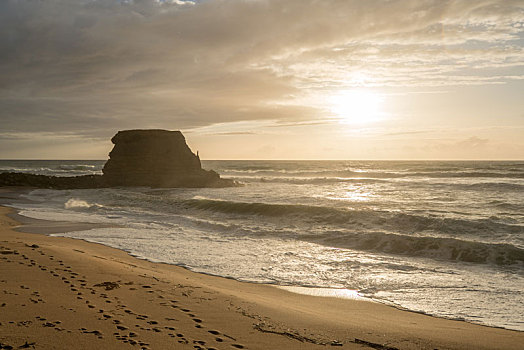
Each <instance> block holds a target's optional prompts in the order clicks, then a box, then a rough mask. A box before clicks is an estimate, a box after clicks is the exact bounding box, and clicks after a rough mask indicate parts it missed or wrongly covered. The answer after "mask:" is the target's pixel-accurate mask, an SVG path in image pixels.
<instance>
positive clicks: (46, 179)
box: [0, 130, 236, 189]
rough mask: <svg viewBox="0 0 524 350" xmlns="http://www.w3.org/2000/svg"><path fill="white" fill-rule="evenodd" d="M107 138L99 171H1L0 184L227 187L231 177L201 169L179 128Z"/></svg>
mask: <svg viewBox="0 0 524 350" xmlns="http://www.w3.org/2000/svg"><path fill="white" fill-rule="evenodd" d="M111 141H112V142H113V143H114V145H115V146H114V147H113V150H112V151H111V152H110V153H109V160H108V161H107V162H106V164H105V165H104V169H103V173H104V174H103V175H85V176H73V177H58V176H46V175H35V174H25V173H1V174H0V186H31V187H39V188H56V189H73V188H102V187H115V186H148V187H230V186H235V185H236V183H235V182H234V181H233V180H229V179H221V178H220V175H218V174H217V173H216V172H215V171H213V170H204V169H202V166H201V164H200V158H199V157H198V155H195V154H194V153H193V152H192V151H191V149H190V148H189V147H188V145H187V144H186V140H185V138H184V135H182V133H181V132H180V131H167V130H125V131H119V132H118V133H117V134H116V135H115V136H114V137H113V138H112V139H111Z"/></svg>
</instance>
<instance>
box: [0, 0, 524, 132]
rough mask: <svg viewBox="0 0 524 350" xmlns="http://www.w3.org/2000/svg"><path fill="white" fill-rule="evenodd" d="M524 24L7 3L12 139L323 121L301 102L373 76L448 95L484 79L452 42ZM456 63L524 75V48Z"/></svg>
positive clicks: (373, 3)
mask: <svg viewBox="0 0 524 350" xmlns="http://www.w3.org/2000/svg"><path fill="white" fill-rule="evenodd" d="M522 15H523V9H522V4H521V2H519V1H482V2H475V1H451V0H450V1H441V0H433V1H429V0H428V1H379V0H369V1H347V0H334V1H313V0H260V1H257V0H250V1H248V0H242V1H236V0H234V1H233V0H208V1H202V2H196V3H193V2H184V1H153V0H141V1H138V0H135V1H117V0H104V1H102V0H47V1H29V0H5V1H1V2H0V76H1V77H2V78H1V79H0V106H1V108H0V119H1V121H2V132H4V133H23V132H24V133H25V132H57V133H75V134H79V135H83V136H86V137H95V138H96V137H106V136H108V135H110V134H112V133H114V131H115V130H118V129H124V128H134V127H162V128H171V129H172V128H177V129H195V128H198V127H204V126H208V125H211V124H215V123H228V122H238V121H250V120H252V121H254V120H275V121H277V124H283V123H294V122H305V121H307V120H318V118H319V117H320V114H319V113H320V111H319V110H318V109H316V108H315V107H314V106H300V105H298V104H297V103H295V104H294V103H293V99H294V98H295V97H296V96H298V95H300V94H301V93H303V92H304V91H305V90H308V89H310V90H311V89H312V90H315V89H320V90H321V89H328V88H331V87H333V86H341V85H343V84H348V83H351V81H352V80H351V79H352V78H351V76H350V75H349V76H348V74H350V73H351V72H354V71H356V70H359V71H360V72H366V71H367V70H370V69H372V68H374V69H375V73H374V75H375V79H377V81H378V83H380V84H384V85H388V84H389V85H395V84H408V85H409V84H412V85H416V83H417V82H416V81H415V78H413V75H412V74H416V75H417V76H418V77H423V80H424V82H425V83H427V82H430V83H431V82H432V83H433V84H435V85H441V84H442V85H446V84H448V83H449V81H451V80H452V81H453V82H454V83H456V82H457V81H462V82H463V83H464V84H466V83H468V81H473V80H475V79H477V78H478V77H476V76H475V75H472V76H470V77H463V78H461V79H458V77H457V74H454V72H453V68H452V69H451V73H449V68H450V66H451V67H453V65H454V64H457V65H459V64H458V63H456V62H457V61H458V60H459V59H458V58H452V59H451V60H452V62H454V63H452V64H450V63H449V62H448V61H449V60H450V57H451V56H449V52H448V55H443V54H442V52H441V51H439V50H440V49H439V47H438V45H441V44H442V40H443V39H442V38H443V35H445V36H446V42H447V43H451V42H453V43H455V44H457V45H459V44H461V43H465V42H468V41H469V40H473V39H475V40H480V41H483V42H486V43H488V42H489V43H497V42H498V41H501V40H502V44H501V45H504V43H505V42H506V41H508V40H509V41H511V40H513V39H515V37H518V34H519V33H521V32H522V25H520V27H518V26H516V23H517V24H518V23H522ZM466 19H467V20H466ZM466 22H468V23H470V24H471V26H472V27H470V26H467V25H465V24H464V23H466ZM488 25H489V27H488ZM483 26H484V27H483ZM482 28H484V29H482ZM486 28H487V29H486ZM481 29H482V30H481ZM408 45H409V46H408ZM428 45H429V46H428ZM435 45H437V46H435ZM453 50H455V55H456V57H460V60H462V61H461V63H460V65H459V66H460V69H463V64H466V66H467V65H468V64H470V63H471V64H485V65H487V66H489V65H490V64H495V63H497V64H502V65H504V64H506V63H508V62H509V63H511V59H509V60H508V56H511V57H513V61H512V62H513V64H514V62H519V59H520V62H521V61H522V48H521V47H518V46H507V45H506V46H505V49H504V50H505V51H502V52H501V51H500V50H501V47H500V46H497V45H495V44H491V45H488V46H486V47H483V48H481V49H478V50H476V51H468V50H465V49H464V48H462V47H457V48H455V49H453ZM453 50H452V51H453ZM479 57H482V59H481V60H480V61H479ZM464 60H466V61H468V62H469V63H468V62H466V63H464ZM428 61H429V62H430V63H431V64H432V65H434V66H433V68H428ZM435 67H436V68H435ZM505 78H507V79H511V77H508V76H507V75H506V76H505ZM419 79H420V78H419ZM485 79H490V77H485ZM495 80H496V79H495ZM499 80H500V79H499ZM484 81H486V80H484ZM497 81H498V80H497Z"/></svg>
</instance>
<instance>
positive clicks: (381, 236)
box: [314, 232, 524, 266]
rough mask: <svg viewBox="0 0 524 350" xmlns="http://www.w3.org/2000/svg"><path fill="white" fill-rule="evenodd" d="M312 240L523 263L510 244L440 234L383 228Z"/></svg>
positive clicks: (480, 261) (451, 257) (444, 257)
mask: <svg viewBox="0 0 524 350" xmlns="http://www.w3.org/2000/svg"><path fill="white" fill-rule="evenodd" d="M314 241H318V243H322V244H325V245H329V246H334V247H338V248H350V249H356V250H363V251H369V252H379V253H386V254H395V255H406V256H412V257H424V258H433V259H440V260H448V261H456V262H468V263H476V264H493V265H499V266H500V265H516V264H517V265H522V264H524V249H520V248H518V247H515V246H513V245H511V244H503V243H486V242H473V241H466V240H460V239H455V238H447V237H445V238H443V237H427V236H426V237H419V236H407V235H401V234H390V233H383V232H371V233H360V234H359V233H351V234H344V233H340V232H331V233H329V234H326V235H324V236H323V237H318V238H315V239H314Z"/></svg>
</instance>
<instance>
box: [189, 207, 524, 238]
mask: <svg viewBox="0 0 524 350" xmlns="http://www.w3.org/2000/svg"><path fill="white" fill-rule="evenodd" d="M183 205H184V206H186V207H188V208H193V209H200V210H210V211H216V212H221V213H226V214H241V215H259V216H279V217H280V216H299V219H300V220H313V221H317V222H322V223H328V224H338V225H344V224H346V225H353V226H355V227H365V228H381V229H388V230H391V231H394V232H399V231H400V232H421V231H432V232H438V233H446V234H453V235H456V234H461V233H462V234H464V233H471V234H479V233H485V234H489V233H494V232H505V233H511V234H522V233H524V226H519V225H510V224H504V223H500V222H495V221H493V220H491V219H476V220H464V219H452V218H443V217H435V216H424V215H415V214H406V213H400V212H391V211H379V210H371V209H364V210H346V209H339V208H332V207H324V206H312V205H303V204H270V203H257V202H252V203H250V202H233V201H224V200H212V199H190V200H185V201H183Z"/></svg>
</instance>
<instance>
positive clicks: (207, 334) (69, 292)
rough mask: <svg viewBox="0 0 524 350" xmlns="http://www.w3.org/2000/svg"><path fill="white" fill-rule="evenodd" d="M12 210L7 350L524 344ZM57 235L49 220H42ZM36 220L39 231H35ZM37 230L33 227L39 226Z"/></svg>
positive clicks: (4, 311) (5, 290)
mask: <svg viewBox="0 0 524 350" xmlns="http://www.w3.org/2000/svg"><path fill="white" fill-rule="evenodd" d="M9 213H11V214H12V213H14V211H13V210H12V209H10V208H6V207H0V349H11V348H12V349H18V348H28V349H71V348H78V349H90V348H93V349H325V348H341V349H373V348H374V349H395V348H397V349H521V348H522V344H524V332H517V331H510V330H504V329H498V328H491V327H484V326H479V325H473V324H470V323H466V322H460V321H452V320H445V319H440V318H435V317H430V316H426V315H422V314H417V313H413V312H408V311H402V310H398V309H396V308H393V307H389V306H386V305H382V304H378V303H373V302H369V301H363V300H358V299H357V300H355V299H345V298H335V297H321V296H314V295H304V294H298V293H293V292H290V291H287V290H283V289H280V288H276V287H274V286H270V285H260V284H250V283H242V282H238V281H234V280H230V279H225V278H220V277H213V276H208V275H204V274H197V273H193V272H191V271H188V270H186V269H183V268H181V267H177V266H172V265H166V264H158V263H151V262H148V261H144V260H139V259H136V258H133V257H132V256H130V255H128V254H127V253H126V252H123V251H120V250H117V249H113V248H109V247H106V246H103V245H100V244H94V243H88V242H84V241H81V240H75V239H69V238H61V237H50V236H46V235H44V234H39V233H27V232H19V231H15V230H14V229H15V228H17V227H19V226H20V223H19V222H18V221H16V220H15V219H14V218H13V217H8V216H7V214H9ZM32 224H33V225H37V226H38V225H40V226H38V229H37V231H38V230H41V232H46V233H49V232H50V231H52V229H49V227H47V229H46V228H45V226H46V225H45V224H44V223H38V224H37V223H32ZM34 227H35V226H34ZM34 227H33V229H34Z"/></svg>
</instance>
